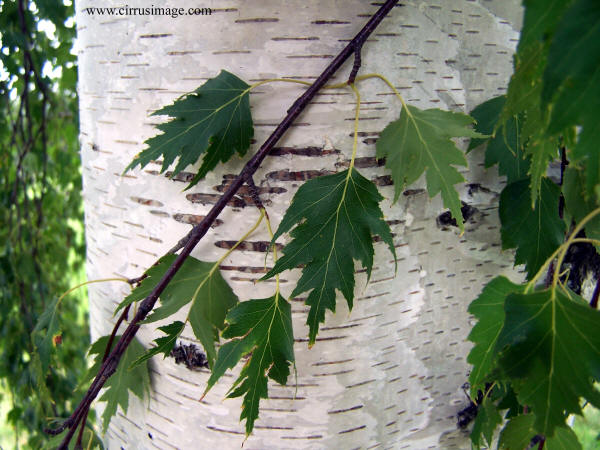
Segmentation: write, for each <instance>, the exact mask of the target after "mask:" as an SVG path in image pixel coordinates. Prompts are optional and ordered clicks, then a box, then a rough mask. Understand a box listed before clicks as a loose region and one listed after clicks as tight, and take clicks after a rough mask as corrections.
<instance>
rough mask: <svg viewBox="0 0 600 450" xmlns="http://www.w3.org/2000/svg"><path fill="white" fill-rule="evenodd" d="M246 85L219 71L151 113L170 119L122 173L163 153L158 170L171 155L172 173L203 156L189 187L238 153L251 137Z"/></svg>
mask: <svg viewBox="0 0 600 450" xmlns="http://www.w3.org/2000/svg"><path fill="white" fill-rule="evenodd" d="M249 92H250V86H249V85H248V84H246V83H245V82H243V81H242V80H240V79H239V78H238V77H236V76H235V75H233V74H231V73H229V72H227V71H225V70H222V71H221V73H219V75H218V76H217V77H215V78H211V79H209V80H208V81H207V82H206V83H204V84H203V85H202V86H200V87H199V88H198V89H196V91H195V92H194V93H192V94H188V95H186V96H185V97H182V98H180V99H178V100H176V101H175V103H173V104H172V105H169V106H166V107H164V108H162V109H160V110H158V111H156V112H155V113H154V114H153V115H165V116H169V117H171V120H170V121H169V122H166V123H163V124H160V125H158V126H157V128H158V129H159V130H161V131H163V133H162V134H159V135H157V136H154V137H152V138H150V139H148V140H147V141H146V144H147V145H148V148H146V149H145V150H144V151H142V152H141V153H140V154H138V155H137V156H136V157H135V159H134V160H133V161H132V162H131V164H129V166H127V168H126V169H125V171H128V170H130V169H133V168H135V167H136V166H138V165H139V166H141V167H144V166H146V165H147V164H148V163H149V162H151V161H153V160H157V159H159V158H160V157H161V156H162V157H163V163H162V169H161V172H164V171H165V170H167V168H168V167H169V166H170V165H171V163H172V162H173V161H174V160H175V158H177V157H179V161H178V163H177V165H176V167H175V169H174V170H173V175H177V174H178V173H179V172H181V171H182V170H184V169H185V168H186V167H187V166H188V165H190V164H194V163H195V162H196V161H198V159H199V158H200V157H202V156H203V155H204V158H203V160H202V165H201V166H200V169H199V170H198V173H197V174H196V176H195V177H194V179H193V180H192V182H191V183H190V185H189V186H188V189H189V188H190V187H191V186H193V185H194V184H196V183H197V182H198V181H199V180H200V179H202V178H204V176H205V175H206V174H207V173H208V172H209V171H211V170H212V169H214V168H215V167H216V165H217V163H218V162H219V161H220V162H227V161H228V160H229V159H230V158H231V157H232V156H233V154H234V152H237V153H238V154H239V155H240V156H243V155H244V154H245V153H246V151H247V150H248V148H249V147H250V140H251V139H252V136H253V135H254V128H253V125H252V116H251V114H250V102H249Z"/></svg>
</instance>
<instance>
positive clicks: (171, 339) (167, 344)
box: [131, 321, 185, 368]
mask: <svg viewBox="0 0 600 450" xmlns="http://www.w3.org/2000/svg"><path fill="white" fill-rule="evenodd" d="M184 327H185V324H184V323H183V322H180V321H176V322H173V323H172V324H170V325H165V326H164V327H158V329H159V330H160V331H162V332H163V333H165V334H166V336H161V337H159V338H156V339H154V342H156V346H155V347H153V348H151V349H150V350H148V351H147V352H146V353H144V354H143V355H142V356H140V357H139V358H138V359H136V360H135V361H134V362H133V364H132V365H131V367H132V368H133V367H135V366H137V365H138V364H141V363H143V362H144V361H147V360H149V359H150V358H152V357H153V356H154V355H158V354H159V353H162V354H164V358H166V357H167V356H169V355H170V354H171V350H173V347H175V343H176V342H177V338H178V337H179V335H180V334H181V332H182V331H183V328H184Z"/></svg>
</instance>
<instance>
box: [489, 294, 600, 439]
mask: <svg viewBox="0 0 600 450" xmlns="http://www.w3.org/2000/svg"><path fill="white" fill-rule="evenodd" d="M574 297H577V296H576V295H575V294H573V293H572V292H568V293H567V292H566V291H564V290H562V289H561V288H557V289H554V290H553V289H549V290H544V291H539V292H535V293H532V294H510V295H509V296H508V298H507V299H506V305H505V312H506V318H505V321H504V327H503V329H502V332H501V334H500V337H499V338H498V343H497V350H498V351H502V352H503V354H502V356H501V357H500V359H499V365H500V366H501V368H502V369H503V371H504V373H505V374H506V375H507V376H508V377H510V379H511V381H512V385H513V388H514V390H515V392H516V393H517V397H518V398H519V401H520V403H521V404H522V405H528V406H530V407H531V409H532V411H533V414H534V416H535V421H534V425H533V427H534V429H535V431H536V433H540V434H543V435H544V436H547V437H552V436H553V435H554V432H555V430H556V429H557V427H560V426H564V424H565V420H566V417H567V416H568V415H569V414H573V413H574V414H581V406H580V404H581V401H582V399H583V400H587V401H588V402H590V403H591V404H592V405H594V406H596V407H598V406H600V391H598V389H597V388H596V387H595V386H594V380H599V379H600V333H598V324H599V323H600V311H596V310H594V309H591V308H590V307H589V306H587V305H585V304H581V303H579V302H577V301H574V299H573V298H574Z"/></svg>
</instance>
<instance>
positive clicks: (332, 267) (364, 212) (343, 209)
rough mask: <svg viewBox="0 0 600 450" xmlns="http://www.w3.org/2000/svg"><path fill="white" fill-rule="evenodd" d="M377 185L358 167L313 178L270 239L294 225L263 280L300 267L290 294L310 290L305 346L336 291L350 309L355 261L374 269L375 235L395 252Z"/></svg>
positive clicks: (331, 305)
mask: <svg viewBox="0 0 600 450" xmlns="http://www.w3.org/2000/svg"><path fill="white" fill-rule="evenodd" d="M381 200H382V197H381V195H379V192H378V191H377V187H376V186H375V185H374V184H373V183H372V182H371V181H369V180H367V179H366V178H365V177H363V176H362V175H361V174H360V173H359V172H358V171H357V170H356V169H354V168H353V169H351V170H345V171H343V172H340V173H336V174H334V175H327V176H323V177H319V178H314V179H312V180H310V181H308V182H306V183H304V184H303V185H302V186H301V187H300V189H298V192H297V193H296V195H295V196H294V198H293V200H292V204H291V205H290V207H289V208H288V210H287V211H286V213H285V216H284V217H283V220H282V221H281V224H280V225H279V228H278V230H277V232H276V233H275V235H274V237H273V242H275V240H276V239H277V238H278V237H279V236H281V235H282V234H283V233H285V232H288V231H289V230H290V229H291V228H292V227H295V228H294V229H293V230H292V232H291V236H292V238H293V240H292V241H291V242H290V243H289V244H288V245H286V247H285V248H284V250H283V252H284V255H283V256H282V257H281V258H280V259H279V260H278V261H277V263H276V264H275V267H273V269H271V270H270V271H269V272H268V273H267V274H266V275H265V276H264V278H270V277H272V276H274V275H276V274H278V273H280V272H283V271H284V270H287V269H293V268H294V267H297V266H299V265H304V268H303V270H302V276H301V277H300V280H299V281H298V284H297V285H296V288H295V289H294V291H293V292H292V294H291V295H292V296H296V295H298V294H300V293H302V292H306V291H309V290H310V291H311V292H310V294H309V295H308V298H307V300H306V303H307V304H308V305H310V311H309V313H308V319H307V323H308V325H309V328H310V331H309V345H312V344H314V342H315V337H316V335H317V332H318V330H319V323H321V322H323V321H324V320H325V310H326V309H330V310H331V311H335V295H336V294H335V290H336V289H338V290H340V291H341V292H342V294H344V297H345V298H346V301H347V302H348V306H349V308H350V309H352V303H353V299H354V260H355V259H356V260H358V261H360V262H361V264H362V266H363V267H364V268H365V269H366V270H367V275H368V276H370V274H371V268H372V267H373V253H374V250H373V237H374V236H375V235H378V236H380V237H381V239H382V240H383V241H384V242H385V243H386V244H387V245H388V247H389V249H390V251H391V252H392V254H393V255H394V257H395V255H396V253H395V249H394V243H393V240H392V234H391V232H390V228H389V226H388V225H387V223H386V222H385V221H384V220H383V213H382V212H381V209H380V208H379V202H380V201H381Z"/></svg>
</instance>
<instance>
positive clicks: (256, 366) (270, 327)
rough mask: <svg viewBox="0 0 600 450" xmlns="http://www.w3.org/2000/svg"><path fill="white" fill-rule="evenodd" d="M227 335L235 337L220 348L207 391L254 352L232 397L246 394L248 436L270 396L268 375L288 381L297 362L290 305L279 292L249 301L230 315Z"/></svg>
mask: <svg viewBox="0 0 600 450" xmlns="http://www.w3.org/2000/svg"><path fill="white" fill-rule="evenodd" d="M226 321H227V323H228V326H227V328H226V329H225V330H224V331H223V338H225V339H232V340H231V341H230V342H227V343H226V344H224V345H223V346H222V347H221V348H219V354H218V356H217V361H216V362H215V365H214V367H213V368H212V374H211V376H210V378H209V380H208V383H207V386H206V390H205V392H204V394H206V392H208V391H209V390H210V389H211V388H212V387H213V386H214V384H215V383H216V382H217V380H218V379H219V378H221V376H222V375H223V374H224V373H225V371H226V370H227V369H231V368H233V367H234V366H235V365H236V364H237V363H238V361H239V360H240V359H241V358H242V357H244V356H246V355H250V358H249V360H248V361H247V362H246V363H245V365H244V367H243V369H242V371H241V373H240V376H239V377H238V379H237V380H236V381H235V382H234V383H233V386H232V387H231V389H230V390H229V393H228V395H227V396H228V397H241V396H242V395H243V396H244V399H243V402H242V413H241V415H240V420H243V419H246V436H248V435H249V434H250V433H251V432H252V429H253V428H254V422H255V420H256V419H257V417H258V406H259V402H260V399H261V398H267V393H268V389H267V377H268V378H271V379H272V380H275V381H277V382H278V383H279V384H286V382H287V379H288V376H289V374H290V364H293V363H294V335H293V331H292V310H291V306H290V304H289V303H288V302H287V301H286V300H285V299H284V298H283V297H281V296H280V295H279V294H278V293H277V294H275V295H274V296H273V297H269V298H264V299H258V300H248V301H245V302H242V303H240V304H238V305H237V306H236V307H235V308H233V309H232V310H231V311H230V312H229V313H228V314H227V319H226Z"/></svg>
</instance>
